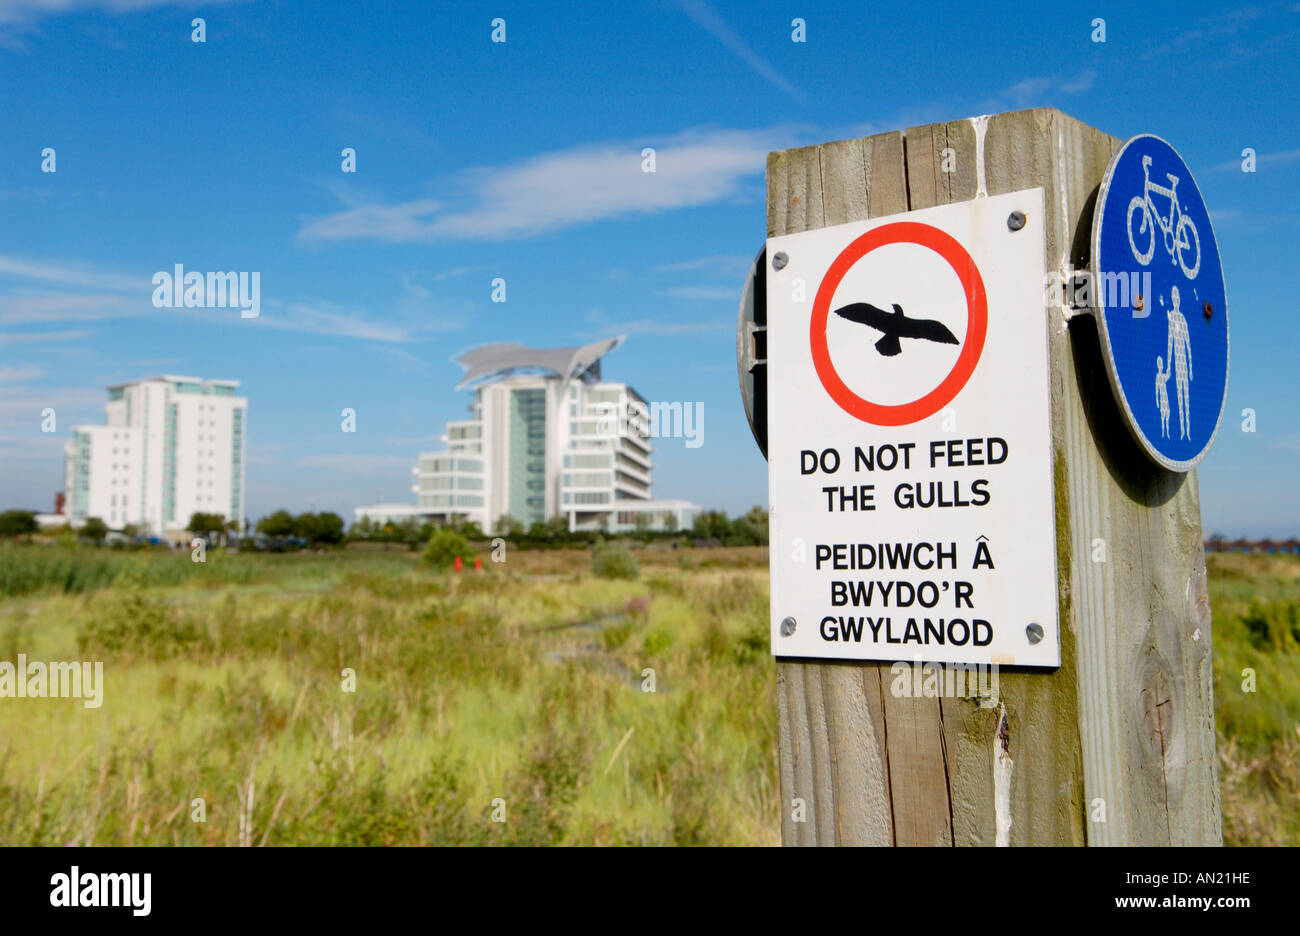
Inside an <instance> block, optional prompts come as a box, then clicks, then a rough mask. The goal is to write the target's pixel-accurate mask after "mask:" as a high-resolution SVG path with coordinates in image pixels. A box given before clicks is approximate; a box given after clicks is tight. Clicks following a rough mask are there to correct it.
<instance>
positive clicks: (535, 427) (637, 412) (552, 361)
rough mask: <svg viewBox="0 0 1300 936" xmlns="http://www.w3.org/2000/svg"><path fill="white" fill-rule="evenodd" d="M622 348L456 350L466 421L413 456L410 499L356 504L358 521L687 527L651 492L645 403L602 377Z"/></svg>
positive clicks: (685, 510)
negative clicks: (560, 521) (466, 398)
mask: <svg viewBox="0 0 1300 936" xmlns="http://www.w3.org/2000/svg"><path fill="white" fill-rule="evenodd" d="M622 341H623V339H622V338H621V337H620V338H606V339H603V340H601V341H593V342H591V343H590V344H585V345H580V346H578V347H571V348H530V347H527V346H526V345H522V344H515V343H506V344H490V345H484V346H482V347H479V348H474V349H472V350H469V351H466V352H465V353H463V354H461V355H460V356H459V357H457V358H456V362H457V363H458V364H460V366H461V367H462V368H464V370H465V374H464V376H462V377H461V379H460V382H459V383H458V384H457V385H456V387H457V389H460V388H461V387H471V388H472V389H473V391H474V402H473V404H472V405H471V406H470V413H471V414H472V418H470V419H463V420H456V421H453V422H449V423H448V424H447V432H446V434H445V435H443V436H442V441H443V442H444V443H445V446H446V447H445V448H444V449H443V450H442V451H438V452H428V453H424V454H421V455H420V456H419V460H418V462H417V464H416V467H415V468H413V469H412V474H413V475H415V477H416V483H415V485H414V487H413V488H412V490H413V492H414V493H415V494H416V496H417V498H418V502H417V503H416V504H414V505H411V506H405V505H398V504H378V505H375V506H372V507H358V508H356V511H355V513H356V517H357V519H358V520H361V519H363V518H368V519H369V520H370V521H371V522H379V523H389V522H399V523H400V522H402V521H404V520H406V519H408V518H412V519H415V520H417V521H420V520H423V519H431V520H434V521H436V522H442V523H458V522H462V521H473V522H474V523H477V524H478V525H479V527H480V528H481V529H482V530H484V531H496V532H502V528H503V521H505V520H507V519H508V520H509V521H512V522H515V523H519V524H522V525H523V526H524V527H528V526H531V525H532V524H534V523H539V522H546V521H549V520H551V519H552V518H554V517H557V516H558V517H562V518H564V519H565V520H566V521H567V523H568V526H569V529H571V530H579V529H605V530H609V531H612V532H613V531H618V530H626V529H635V528H637V527H649V528H651V529H656V528H657V529H665V528H677V529H683V528H685V527H687V526H689V525H690V522H691V520H693V519H694V515H695V513H696V512H697V511H698V510H699V508H698V507H696V506H695V505H694V504H691V503H688V502H687V501H656V500H653V499H651V496H650V471H651V462H650V436H651V429H650V427H651V424H652V421H653V420H651V419H648V418H647V417H648V415H652V410H651V408H649V407H648V405H647V404H646V401H645V400H643V399H642V398H641V396H640V395H639V394H637V392H636V391H635V390H633V389H632V388H631V387H629V386H628V385H627V384H624V383H615V382H611V381H605V380H602V379H601V374H600V361H601V358H602V357H604V356H605V355H606V354H608V353H609V352H610V351H612V350H613V349H614V348H616V347H617V346H618V345H619V344H620V343H622ZM654 405H655V406H657V405H659V404H654ZM673 406H679V404H673Z"/></svg>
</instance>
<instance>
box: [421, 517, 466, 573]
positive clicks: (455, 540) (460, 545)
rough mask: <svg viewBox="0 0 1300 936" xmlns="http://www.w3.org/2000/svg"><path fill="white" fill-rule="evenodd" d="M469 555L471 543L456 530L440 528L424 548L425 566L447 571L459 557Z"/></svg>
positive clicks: (430, 537) (434, 532)
mask: <svg viewBox="0 0 1300 936" xmlns="http://www.w3.org/2000/svg"><path fill="white" fill-rule="evenodd" d="M467 555H469V541H468V540H466V539H465V537H463V536H461V535H460V534H459V533H457V532H456V531H455V530H451V529H448V528H447V527H438V529H436V530H434V531H433V533H432V534H431V535H430V536H429V542H428V543H426V544H425V546H424V564H425V565H428V566H432V567H433V568H435V569H445V568H447V567H448V566H449V565H451V564H452V562H453V561H455V559H456V557H457V556H461V557H465V556H467Z"/></svg>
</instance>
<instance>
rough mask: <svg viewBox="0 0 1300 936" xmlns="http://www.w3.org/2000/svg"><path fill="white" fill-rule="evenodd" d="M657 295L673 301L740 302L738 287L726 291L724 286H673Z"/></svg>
mask: <svg viewBox="0 0 1300 936" xmlns="http://www.w3.org/2000/svg"><path fill="white" fill-rule="evenodd" d="M659 295H661V296H671V297H672V298H674V299H710V300H713V299H735V300H736V301H737V302H739V301H740V287H739V286H737V287H736V288H735V289H727V288H726V287H724V286H674V287H672V288H671V289H664V290H660V292H659Z"/></svg>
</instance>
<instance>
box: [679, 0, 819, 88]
mask: <svg viewBox="0 0 1300 936" xmlns="http://www.w3.org/2000/svg"><path fill="white" fill-rule="evenodd" d="M677 5H678V6H679V7H681V9H682V12H684V13H685V14H686V15H687V16H689V17H690V18H691V19H692V20H693V21H694V23H695V25H697V26H699V27H700V28H701V29H703V30H704V31H706V32H707V33H709V34H710V35H712V36H713V37H714V38H715V39H717V40H718V41H719V42H721V43H722V44H723V45H724V46H726V47H727V48H728V49H729V50H730V51H731V54H732V55H734V56H736V58H738V59H740V60H741V61H742V62H744V63H745V64H746V65H748V66H749V67H750V68H752V69H753V70H754V71H755V72H757V73H758V74H759V75H760V76H761V77H762V78H763V80H765V81H767V82H768V83H769V84H771V85H772V86H774V87H776V88H780V89H781V90H782V91H784V92H785V93H786V94H789V95H791V96H792V97H795V98H799V99H802V98H803V96H804V95H803V92H802V91H800V90H799V89H798V88H797V87H795V86H794V85H793V84H791V83H790V82H789V81H787V80H786V79H785V78H784V77H783V76H782V75H781V74H780V73H779V72H778V71H777V70H776V69H775V68H773V67H772V66H771V65H770V64H769V63H768V62H767V60H766V59H764V58H763V57H762V56H760V55H759V54H758V53H757V52H755V51H754V50H753V49H751V48H750V47H749V44H748V43H747V42H745V40H744V39H742V38H741V37H740V35H739V34H737V32H736V31H735V30H734V29H732V28H731V26H730V25H728V23H727V21H726V20H724V19H723V18H722V17H721V15H719V13H718V11H717V10H715V9H714V8H713V7H712V5H710V4H709V3H708V2H707V0H677Z"/></svg>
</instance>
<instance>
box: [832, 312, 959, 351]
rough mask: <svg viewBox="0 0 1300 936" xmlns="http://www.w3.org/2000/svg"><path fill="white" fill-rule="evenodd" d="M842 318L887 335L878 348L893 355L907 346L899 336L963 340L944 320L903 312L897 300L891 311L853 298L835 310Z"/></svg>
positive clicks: (934, 339) (940, 341) (951, 340)
mask: <svg viewBox="0 0 1300 936" xmlns="http://www.w3.org/2000/svg"><path fill="white" fill-rule="evenodd" d="M835 314H836V315H838V316H839V317H840V318H846V319H848V320H849V321H850V322H857V323H858V324H859V325H870V326H871V327H872V328H874V329H876V330H877V331H882V332H884V333H885V337H884V338H881V339H880V340H879V341H877V342H876V350H877V351H879V352H880V353H881V354H883V355H884V356H885V357H893V356H894V355H895V354H898V353H900V352H901V351H902V350H903V347H902V345H900V344H899V343H898V339H899V338H923V339H925V340H926V341H937V342H939V343H940V344H961V342H960V341H958V340H957V336H956V335H954V334H953V333H952V332H950V331H949V330H948V328H947V326H946V325H944V324H943V322H938V321H935V320H934V319H913V318H908V317H907V316H906V315H904V314H903V307H902V306H900V305H899V304H898V303H894V312H893V314H892V315H891V314H890V313H888V312H886V311H885V310H884V309H877V308H876V307H875V306H873V305H872V304H871V303H869V302H853V303H850V304H849V305H846V306H840V307H839V308H838V309H836V310H835Z"/></svg>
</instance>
